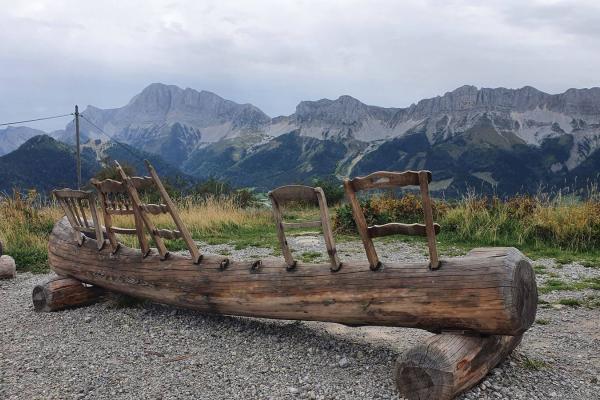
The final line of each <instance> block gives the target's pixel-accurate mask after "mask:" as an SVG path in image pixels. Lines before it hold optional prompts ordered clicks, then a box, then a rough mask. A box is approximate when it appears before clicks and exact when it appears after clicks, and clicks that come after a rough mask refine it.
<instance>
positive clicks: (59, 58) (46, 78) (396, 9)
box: [0, 0, 600, 129]
mask: <svg viewBox="0 0 600 400" xmlns="http://www.w3.org/2000/svg"><path fill="white" fill-rule="evenodd" d="M599 81H600V1H597V0H572V1H556V0H535V1H527V0H517V1H512V0H505V1H492V0H490V1H467V0H464V1H459V0H457V1H452V0H446V1H443V0H431V1H384V0H370V1H367V0H365V1H354V0H345V1H330V0H315V1H311V0H298V1H284V0H273V1H258V0H256V1H249V0H248V1H227V0H217V1H212V0H196V1H155V0H143V1H142V0H140V1H127V0H117V1H94V2H92V1H85V0H78V1H67V0H51V1H50V0H47V1H35V0H29V1H14V0H0V123H2V122H9V121H13V120H19V119H27V118H30V117H36V116H45V115H52V114H62V113H65V112H70V111H71V110H72V106H73V104H75V103H78V104H79V105H80V106H82V107H85V106H86V105H87V104H93V105H95V106H98V107H101V108H110V107H119V106H122V105H124V104H125V103H127V101H128V100H129V99H130V98H131V97H132V96H133V95H135V94H136V93H138V92H139V91H140V90H141V89H143V88H144V87H145V86H146V85H148V84H150V83H152V82H163V83H169V84H176V85H179V86H181V87H191V88H194V89H198V90H201V89H206V90H210V91H213V92H215V93H217V94H219V95H221V96H223V97H225V98H228V99H231V100H234V101H237V102H241V103H245V102H249V103H253V104H254V105H256V106H258V107H260V108H261V109H262V110H263V111H265V112H266V113H267V114H269V115H271V116H276V115H281V114H291V113H292V112H294V109H295V106H296V104H297V103H298V102H300V101H301V100H316V99H320V98H324V97H327V98H337V97H338V96H339V95H342V94H349V95H352V96H354V97H356V98H358V99H360V100H361V101H363V102H365V103H368V104H375V105H381V106H396V107H405V106H408V105H410V104H411V103H413V102H416V101H418V100H419V99H421V98H425V97H433V96H436V95H439V94H443V93H444V92H446V91H449V90H452V89H454V88H456V87H458V86H461V85H464V84H472V85H476V86H478V87H481V86H484V87H498V86H504V87H510V88H514V87H521V86H525V85H531V86H535V87H537V88H538V89H540V90H543V91H546V92H550V93H558V92H562V91H564V90H566V89H568V88H570V87H578V88H581V87H591V86H598V85H600V83H599ZM66 122H67V121H66V120H58V121H55V122H52V123H38V124H29V125H30V126H32V127H38V128H41V129H55V128H61V127H63V126H64V125H65V124H66Z"/></svg>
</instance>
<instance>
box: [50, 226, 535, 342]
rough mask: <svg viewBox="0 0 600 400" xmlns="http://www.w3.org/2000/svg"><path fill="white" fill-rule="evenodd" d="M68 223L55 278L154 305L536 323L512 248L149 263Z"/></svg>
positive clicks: (470, 325) (463, 327)
mask: <svg viewBox="0 0 600 400" xmlns="http://www.w3.org/2000/svg"><path fill="white" fill-rule="evenodd" d="M74 234H75V232H74V230H73V228H72V227H71V225H70V224H69V222H68V221H67V220H66V219H62V220H61V221H59V222H58V223H57V224H56V225H55V227H54V230H53V231H52V234H51V236H50V241H49V262H50V266H51V268H52V269H53V270H54V271H55V272H56V273H57V274H59V275H62V276H67V277H72V278H75V279H77V280H80V281H82V282H85V283H88V284H92V285H95V286H98V287H101V288H104V289H108V290H111V291H115V292H120V293H124V294H128V295H131V296H135V297H139V298H144V299H148V300H152V301H156V302H161V303H166V304H172V305H175V306H180V307H187V308H191V309H196V310H200V311H203V312H207V313H218V314H228V315H240V316H252V317H264V318H281V319H298V320H316V321H330V322H338V323H342V324H347V325H382V326H402V327H411V328H422V329H427V330H430V331H435V332H439V331H448V330H449V331H475V332H480V333H485V334H494V335H519V334H521V333H523V332H524V331H526V330H527V329H528V328H529V327H530V326H531V324H532V323H533V321H534V318H535V311H536V305H537V291H536V284H535V279H534V273H533V269H532V267H531V265H530V263H529V261H528V260H527V258H526V257H524V256H523V255H522V254H521V253H520V252H519V251H518V250H517V249H514V248H482V249H476V250H474V251H472V252H471V253H469V254H468V255H467V256H465V257H456V258H450V259H444V260H442V262H441V267H440V268H438V269H436V270H431V269H429V268H428V265H427V263H426V262H422V263H419V262H417V263H392V262H390V263H385V264H384V265H383V267H381V268H379V269H377V270H371V269H370V268H369V263H368V262H366V261H364V262H363V261H351V262H344V263H343V267H342V268H341V269H340V270H339V271H337V272H333V271H331V265H330V264H325V263H324V264H305V263H301V262H297V264H296V267H295V268H294V269H293V270H289V269H288V268H286V267H287V264H286V263H285V262H284V261H283V260H280V259H275V258H274V259H265V260H262V261H260V262H258V261H254V262H253V261H230V262H228V265H226V264H227V263H224V259H223V257H222V256H211V255H204V256H203V258H202V259H201V262H200V263H198V264H194V262H193V260H192V258H191V257H190V256H183V255H177V254H169V256H168V257H167V258H166V259H164V260H163V258H164V257H162V256H161V255H160V254H159V253H158V251H157V250H156V249H151V250H150V254H149V255H148V256H147V257H143V254H142V252H141V251H140V250H135V249H131V248H127V247H125V246H123V245H121V246H120V248H119V249H118V250H117V251H116V252H115V253H113V252H112V251H111V250H110V248H104V249H102V250H98V247H99V246H98V244H97V242H96V240H95V239H94V238H93V237H92V236H94V235H93V234H89V236H86V239H85V240H84V241H83V243H82V244H81V246H80V245H79V244H78V243H77V242H76V241H74V240H73V237H74Z"/></svg>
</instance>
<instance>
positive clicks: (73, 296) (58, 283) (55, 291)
mask: <svg viewBox="0 0 600 400" xmlns="http://www.w3.org/2000/svg"><path fill="white" fill-rule="evenodd" d="M104 295H105V291H104V290H103V289H101V288H98V287H94V286H86V285H84V284H83V283H82V282H80V281H78V280H76V279H72V278H63V277H59V278H56V279H53V280H51V281H49V282H46V283H44V284H42V285H37V286H35V287H34V288H33V293H32V295H31V297H32V300H33V308H34V310H35V311H38V312H50V311H59V310H64V309H67V308H74V307H81V306H86V305H90V304H93V303H95V302H97V301H99V300H100V299H102V298H103V297H104Z"/></svg>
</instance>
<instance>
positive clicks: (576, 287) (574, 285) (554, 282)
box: [538, 277, 600, 294]
mask: <svg viewBox="0 0 600 400" xmlns="http://www.w3.org/2000/svg"><path fill="white" fill-rule="evenodd" d="M585 289H593V290H600V278H598V277H595V278H585V279H582V280H580V281H576V282H565V281H563V280H560V279H547V280H546V282H544V284H543V285H542V286H540V287H538V292H539V293H541V294H545V293H550V292H552V291H555V290H557V291H567V290H569V291H581V290H585Z"/></svg>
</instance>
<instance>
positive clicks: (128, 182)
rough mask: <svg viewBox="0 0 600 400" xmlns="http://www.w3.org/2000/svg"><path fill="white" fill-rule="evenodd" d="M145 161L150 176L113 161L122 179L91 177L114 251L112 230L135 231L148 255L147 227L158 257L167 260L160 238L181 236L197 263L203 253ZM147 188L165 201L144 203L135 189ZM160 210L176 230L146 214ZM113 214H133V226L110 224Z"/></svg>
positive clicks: (117, 245)
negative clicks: (129, 172)
mask: <svg viewBox="0 0 600 400" xmlns="http://www.w3.org/2000/svg"><path fill="white" fill-rule="evenodd" d="M145 163H146V168H147V169H148V172H149V173H150V176H144V177H137V176H129V175H127V174H126V173H125V171H124V170H123V168H122V167H121V165H119V163H118V162H117V161H115V165H116V168H117V171H118V172H119V175H120V176H121V178H122V179H123V181H122V182H118V181H115V180H111V179H107V180H104V181H98V180H95V179H93V180H92V184H93V185H94V186H95V187H96V189H97V190H98V192H99V194H100V199H101V203H102V211H103V214H104V221H105V225H106V231H107V235H108V239H109V242H110V245H111V248H112V249H113V252H115V251H117V250H118V248H119V242H118V240H117V238H116V235H115V234H116V233H120V234H131V235H137V237H138V240H139V243H140V248H141V250H142V255H143V256H144V257H146V256H148V255H149V254H150V252H151V249H150V245H149V243H148V238H147V237H146V233H145V230H146V231H147V232H148V233H149V234H150V236H151V237H152V239H153V240H154V243H155V244H156V248H157V250H158V252H159V254H160V256H161V259H163V260H166V259H167V257H168V256H169V251H168V249H167V247H166V246H165V243H164V241H163V239H179V238H181V239H183V241H184V242H185V243H186V245H187V247H188V250H189V251H190V254H191V256H192V260H193V262H194V263H195V264H198V263H200V261H201V260H202V254H201V253H200V251H199V249H198V246H197V245H196V243H195V242H194V240H193V239H192V235H191V234H190V232H189V230H188V229H187V227H186V226H185V225H184V224H183V221H182V220H181V218H180V216H179V213H178V211H177V208H176V206H175V204H174V203H173V201H172V200H171V198H170V196H169V194H168V193H167V191H166V189H165V187H164V185H163V184H162V182H161V180H160V178H159V176H158V174H157V172H156V170H155V169H154V167H153V166H152V165H151V164H150V163H149V162H148V161H147V160H145ZM149 188H152V189H155V190H156V191H157V192H158V194H159V195H160V197H161V199H162V201H163V202H164V204H163V203H161V204H147V203H143V202H142V200H141V198H140V195H139V193H138V191H139V190H142V189H149ZM163 213H164V214H170V215H171V217H172V219H173V221H174V222H175V225H176V226H177V230H169V229H158V228H157V227H156V226H155V225H154V223H153V222H152V220H151V219H150V218H149V216H148V214H163ZM113 215H133V216H134V221H135V229H126V228H119V227H115V226H113V223H112V216H113ZM228 263H229V260H227V262H225V260H224V261H223V262H222V263H221V265H225V266H226V265H228Z"/></svg>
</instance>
